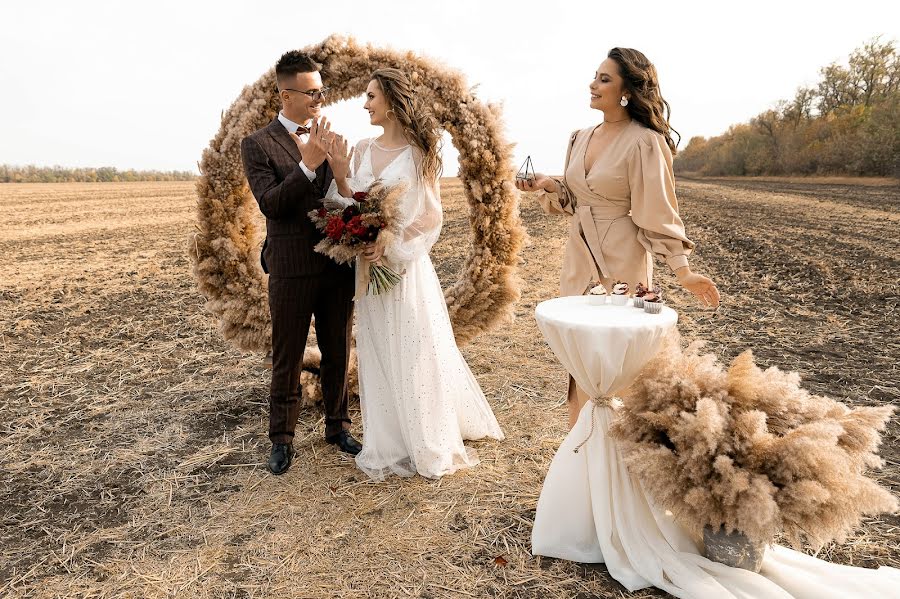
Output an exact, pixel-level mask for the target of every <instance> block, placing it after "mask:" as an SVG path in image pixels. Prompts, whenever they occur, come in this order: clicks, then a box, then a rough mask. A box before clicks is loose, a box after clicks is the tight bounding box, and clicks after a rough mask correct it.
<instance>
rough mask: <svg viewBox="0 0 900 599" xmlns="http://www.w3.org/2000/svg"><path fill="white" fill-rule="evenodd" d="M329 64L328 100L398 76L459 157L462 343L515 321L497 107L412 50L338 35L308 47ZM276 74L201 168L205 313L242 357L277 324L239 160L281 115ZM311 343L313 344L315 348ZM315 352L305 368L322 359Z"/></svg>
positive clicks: (513, 230) (450, 302)
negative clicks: (466, 238)
mask: <svg viewBox="0 0 900 599" xmlns="http://www.w3.org/2000/svg"><path fill="white" fill-rule="evenodd" d="M304 50H305V51H306V52H308V53H309V54H310V55H312V57H313V58H314V59H315V60H316V61H318V62H319V63H320V64H321V65H322V78H323V80H324V81H325V82H326V85H328V86H329V88H330V90H331V91H330V93H329V97H328V100H327V101H328V103H333V102H337V101H340V100H346V99H349V98H353V97H357V96H360V95H362V94H363V93H364V91H365V88H366V86H367V85H368V83H369V80H370V76H371V73H372V72H373V71H374V70H375V69H377V68H381V67H395V68H398V69H401V70H402V71H404V72H405V73H407V75H408V76H409V77H410V79H411V80H412V82H413V85H414V86H415V88H416V91H417V93H419V94H422V95H423V96H424V98H425V100H426V101H427V103H428V104H429V105H430V106H431V108H432V110H433V112H434V115H435V117H436V118H437V120H438V122H440V123H441V124H442V126H443V128H444V129H445V130H447V131H448V132H449V133H450V135H451V137H452V140H453V145H454V146H456V148H457V149H458V150H459V163H460V171H459V177H460V179H461V180H462V183H463V188H464V190H465V194H466V198H467V200H468V204H469V208H470V211H469V221H470V225H471V229H472V235H471V237H470V238H471V246H470V248H469V252H468V256H467V258H466V260H465V261H464V263H463V266H462V268H461V270H460V272H459V273H458V278H457V280H456V282H455V283H453V284H452V285H451V286H450V287H449V288H448V289H446V290H445V292H444V294H445V297H446V299H447V307H448V309H449V312H450V317H451V320H452V321H453V329H454V331H455V334H456V340H457V342H458V343H459V344H461V345H462V344H465V343H467V342H469V341H470V340H472V339H473V338H474V337H476V336H477V335H478V334H479V333H481V332H483V331H486V330H488V329H490V328H492V327H493V326H495V325H497V324H498V323H501V322H504V321H507V320H510V319H511V318H512V315H513V306H514V304H515V302H516V301H517V300H518V298H519V290H518V284H517V279H516V276H515V269H516V266H517V262H518V251H519V248H520V247H521V245H522V241H523V239H524V230H523V228H522V224H521V221H520V219H519V210H518V198H519V195H518V191H517V190H516V188H515V184H514V182H513V177H514V174H515V170H514V167H513V164H512V145H511V144H510V143H508V142H507V141H506V140H505V139H504V136H503V131H502V128H503V123H502V120H501V117H500V109H499V107H498V106H496V105H491V104H487V105H485V104H482V103H481V102H479V101H478V100H477V99H476V98H475V96H474V95H473V94H472V92H471V90H470V89H469V88H468V87H467V86H466V83H465V80H464V78H463V76H462V75H461V74H460V73H459V72H457V71H454V70H451V69H448V68H446V67H444V66H442V65H439V64H437V63H436V62H434V61H432V60H429V59H426V58H423V57H421V56H417V55H416V54H414V53H412V52H398V51H395V50H387V49H382V48H375V47H372V46H371V45H366V46H363V45H360V44H358V43H356V42H355V41H354V40H353V39H345V38H342V37H339V36H331V37H329V38H328V39H326V40H325V41H323V42H322V43H321V44H317V45H313V46H310V47H307V48H305V49H304ZM279 109H280V104H279V101H278V97H277V93H276V90H275V70H274V69H271V70H269V71H268V72H266V73H265V74H264V75H263V76H262V77H261V78H260V79H259V80H258V81H257V82H256V83H254V84H252V85H249V86H247V87H245V88H244V90H243V91H242V92H241V95H240V97H238V99H237V100H236V101H235V102H234V104H232V105H231V107H230V108H229V109H228V111H227V112H225V113H224V114H223V115H222V126H221V127H220V129H219V132H218V133H217V134H216V136H215V138H214V139H213V140H212V142H211V143H210V145H209V147H208V148H207V149H206V150H204V152H203V158H202V160H201V162H200V171H201V173H202V175H201V177H200V180H199V182H198V184H197V194H198V196H199V197H198V202H197V213H198V220H199V222H198V226H197V229H198V231H197V232H196V233H194V234H193V235H192V236H191V240H190V255H191V260H192V262H193V266H194V275H195V277H196V279H197V283H198V285H199V287H200V291H201V292H202V293H203V295H204V296H206V298H207V304H206V307H207V308H208V309H209V310H210V311H211V312H212V313H214V314H215V315H216V316H217V317H218V318H219V321H220V327H221V331H222V334H223V335H224V337H225V339H227V340H228V341H230V342H231V343H232V344H234V345H235V346H237V347H238V348H240V349H243V350H250V351H266V350H268V349H269V347H270V344H271V321H270V319H269V306H268V298H267V293H268V292H267V285H266V276H267V275H265V274H264V273H263V272H262V269H261V268H260V266H259V243H260V239H261V237H262V234H263V231H262V230H261V227H260V224H259V218H260V217H259V208H258V207H257V204H256V201H255V200H254V198H253V195H252V194H251V193H250V190H249V187H248V185H247V180H246V178H245V177H244V170H243V166H242V163H241V155H240V144H241V140H242V139H243V138H244V137H245V136H247V135H249V134H250V133H252V132H253V131H255V130H257V129H259V128H261V127H263V126H265V125H267V124H268V123H269V122H270V121H271V120H272V119H273V118H275V116H276V115H277V114H278V111H279ZM313 343H314V342H313ZM317 353H318V352H317V351H315V350H313V352H312V354H313V356H312V357H310V351H309V350H308V351H307V356H306V357H305V358H304V364H305V365H307V363H308V362H310V361H311V362H317V361H318V360H317V356H316V355H315V354H317Z"/></svg>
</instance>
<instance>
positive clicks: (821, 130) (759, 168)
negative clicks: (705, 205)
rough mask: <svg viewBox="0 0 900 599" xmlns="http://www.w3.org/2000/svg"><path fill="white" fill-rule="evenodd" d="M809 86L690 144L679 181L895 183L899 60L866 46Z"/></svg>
mask: <svg viewBox="0 0 900 599" xmlns="http://www.w3.org/2000/svg"><path fill="white" fill-rule="evenodd" d="M819 75H820V80H819V82H818V83H817V84H816V85H814V86H809V87H800V88H799V89H798V90H797V93H796V95H795V96H794V98H793V99H791V100H781V101H780V102H778V103H777V104H776V105H775V107H774V108H771V109H769V110H766V111H764V112H762V113H760V114H758V115H757V116H755V117H753V118H752V119H750V122H748V123H741V124H738V125H732V126H731V127H729V128H728V131H726V132H725V133H723V134H722V135H719V136H716V137H710V138H705V137H702V136H698V137H693V138H691V140H690V141H689V142H688V145H687V147H686V148H685V149H684V150H682V151H681V152H679V154H678V156H677V157H676V159H675V169H676V172H679V173H696V174H700V175H707V176H754V175H850V176H879V177H900V52H898V50H897V47H896V43H895V42H894V41H888V42H882V41H881V39H880V37H876V38H873V39H872V40H870V41H868V42H867V43H865V44H863V46H862V47H860V48H857V49H856V50H854V51H853V53H851V54H850V57H849V60H848V61H847V64H846V65H844V64H840V63H838V62H833V63H831V64H829V65H828V66H826V67H823V68H821V69H820V70H819Z"/></svg>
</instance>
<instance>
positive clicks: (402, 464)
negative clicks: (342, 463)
mask: <svg viewBox="0 0 900 599" xmlns="http://www.w3.org/2000/svg"><path fill="white" fill-rule="evenodd" d="M419 160H420V153H419V152H418V150H416V149H414V148H413V147H411V146H406V147H405V148H399V149H385V148H382V147H381V146H380V145H378V144H377V143H376V142H375V141H374V140H363V141H361V142H359V143H358V144H357V146H356V155H355V160H354V163H353V165H352V167H353V168H352V173H351V178H350V187H351V188H352V189H353V190H354V191H363V190H365V189H366V188H368V187H369V185H370V184H371V183H372V182H373V181H375V180H376V179H381V180H383V181H385V182H386V183H388V184H391V183H396V182H400V181H403V180H405V181H408V182H409V191H407V193H406V194H405V195H404V197H403V198H402V199H401V200H400V205H401V212H402V214H403V215H404V218H403V220H404V222H403V225H404V227H403V228H404V234H403V237H402V239H398V240H397V243H395V244H393V245H391V246H389V247H387V248H386V250H385V255H384V259H383V261H384V262H386V263H387V264H388V265H389V266H391V267H393V268H394V270H396V271H397V272H401V271H405V274H403V277H402V280H401V281H400V282H399V283H398V284H397V286H396V287H394V288H393V289H392V290H391V291H389V292H386V293H382V294H380V295H365V297H362V298H361V299H358V300H357V302H356V352H357V358H358V360H359V393H360V404H361V407H362V420H363V449H362V451H361V452H360V453H359V455H358V456H356V464H357V466H358V467H359V468H360V469H362V470H363V471H364V472H366V473H367V474H368V475H369V476H370V477H372V478H374V479H377V480H380V479H383V478H384V477H385V476H386V475H388V474H390V473H391V472H393V473H395V474H398V475H400V476H412V475H414V474H416V473H418V474H421V475H422V476H425V477H429V478H437V477H440V476H443V475H445V474H450V473H451V472H454V471H455V470H458V469H460V468H465V467H469V466H474V465H475V464H477V463H478V457H477V454H476V453H475V451H474V450H473V449H471V448H467V447H466V446H465V445H464V444H463V440H464V439H481V438H484V437H490V438H492V439H498V440H499V439H503V432H502V431H501V430H500V425H499V424H498V423H497V419H496V418H495V417H494V413H493V412H492V411H491V408H490V406H489V405H488V402H487V400H486V399H485V397H484V393H482V391H481V388H480V387H479V386H478V382H477V381H476V380H475V377H474V376H473V375H472V372H471V371H470V370H469V367H468V365H467V364H466V362H465V360H464V359H463V356H462V354H461V353H460V351H459V348H458V347H457V345H456V340H455V338H454V336H453V328H452V327H451V324H450V316H449V314H448V313H447V304H446V302H445V300H444V293H443V290H442V289H441V285H440V281H439V280H438V277H437V274H436V273H435V271H434V266H433V265H432V263H431V259H430V258H429V256H428V253H429V251H430V250H431V247H432V245H434V243H435V241H437V238H438V235H439V234H440V229H441V224H442V222H443V216H442V211H441V204H440V191H439V189H438V185H437V182H434V183H431V184H429V183H428V182H426V181H423V180H422V178H421V176H420V174H419V173H420V169H419V164H420V163H419ZM328 197H331V198H336V197H339V196H338V195H337V189H336V186H335V185H334V184H332V186H331V189H329V192H328ZM358 266H359V265H358ZM358 271H359V272H358V274H357V276H360V275H361V274H362V271H361V269H359V268H358Z"/></svg>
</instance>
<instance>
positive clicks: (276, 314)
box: [241, 119, 355, 443]
mask: <svg viewBox="0 0 900 599" xmlns="http://www.w3.org/2000/svg"><path fill="white" fill-rule="evenodd" d="M241 157H242V159H243V162H244V173H245V174H246V176H247V182H248V183H249V184H250V189H251V191H252V192H253V196H254V197H255V198H256V201H257V203H258V204H259V207H260V210H261V211H262V213H263V214H264V215H265V216H266V243H265V245H264V246H263V252H262V256H261V262H262V264H263V268H264V269H266V270H267V272H268V273H269V311H270V313H271V316H272V382H271V386H270V389H269V439H270V440H271V441H272V442H273V443H290V442H292V441H293V438H294V431H295V429H296V426H297V416H298V413H299V408H300V372H301V368H302V361H303V352H304V350H305V348H306V341H307V337H308V336H309V326H310V321H311V319H312V317H313V316H315V319H316V322H315V326H316V337H317V339H318V342H319V349H320V350H321V352H322V361H321V365H320V370H319V376H320V380H321V382H322V395H323V401H324V404H325V435H326V436H330V435H333V434H335V433H337V432H339V431H340V430H341V428H342V427H343V422H350V418H349V417H348V412H347V399H348V384H347V368H348V364H349V358H350V332H351V326H352V319H353V292H354V282H355V277H354V272H353V267H352V266H347V265H343V266H342V265H338V264H336V263H335V262H333V261H332V260H331V259H330V258H326V257H325V256H323V255H321V254H319V253H317V252H315V251H314V250H313V248H314V247H315V245H316V243H318V242H319V240H320V239H321V238H322V236H321V234H320V233H319V232H318V231H317V230H316V228H315V226H314V225H313V224H312V221H311V220H310V219H309V217H308V216H307V213H308V212H309V211H310V210H313V209H314V208H318V207H319V206H320V205H321V201H322V198H323V197H324V196H325V192H326V191H327V189H328V184H329V183H330V181H331V179H332V175H331V170H330V169H329V168H328V165H327V163H324V164H322V166H320V167H319V168H318V169H316V178H315V180H314V181H310V180H309V178H308V177H307V176H306V173H304V172H303V170H302V169H301V168H300V161H301V159H302V158H301V156H300V152H299V150H298V149H297V146H296V144H295V143H294V141H293V140H292V139H291V136H290V134H289V133H288V132H287V130H286V129H285V128H284V126H283V125H282V124H281V123H280V122H279V121H278V119H275V120H274V121H272V122H271V123H270V124H269V125H268V126H266V127H263V128H262V129H260V130H258V131H256V132H254V133H252V134H251V135H249V136H247V137H245V138H244V139H243V141H242V142H241Z"/></svg>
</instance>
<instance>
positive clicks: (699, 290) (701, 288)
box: [675, 266, 719, 308]
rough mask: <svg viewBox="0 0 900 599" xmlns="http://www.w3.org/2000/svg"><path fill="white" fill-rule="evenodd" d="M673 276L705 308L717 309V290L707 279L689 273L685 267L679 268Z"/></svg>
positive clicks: (688, 269)
mask: <svg viewBox="0 0 900 599" xmlns="http://www.w3.org/2000/svg"><path fill="white" fill-rule="evenodd" d="M675 274H676V275H677V277H678V283H679V284H680V285H681V286H682V287H684V288H685V289H687V290H688V291H690V292H691V293H692V294H693V295H694V297H696V298H697V299H699V300H700V301H701V302H703V303H704V304H706V305H707V306H712V307H713V308H717V307H718V306H719V289H718V288H717V287H716V284H715V283H713V282H712V279H710V278H709V277H704V276H703V275H700V274H697V273H695V272H691V269H690V268H688V267H687V266H684V267H682V268H679V269H678V270H677V271H676V272H675Z"/></svg>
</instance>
